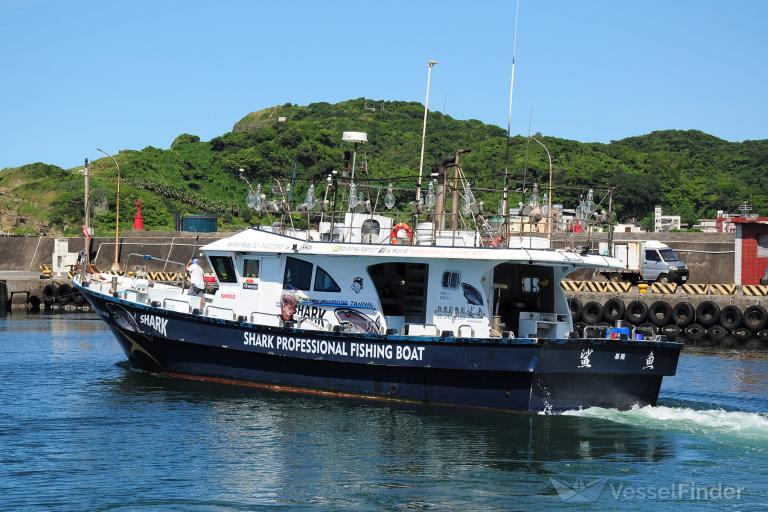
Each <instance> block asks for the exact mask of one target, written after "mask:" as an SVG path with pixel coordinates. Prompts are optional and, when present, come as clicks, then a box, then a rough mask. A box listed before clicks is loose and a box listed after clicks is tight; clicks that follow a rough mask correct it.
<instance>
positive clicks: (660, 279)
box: [656, 274, 669, 284]
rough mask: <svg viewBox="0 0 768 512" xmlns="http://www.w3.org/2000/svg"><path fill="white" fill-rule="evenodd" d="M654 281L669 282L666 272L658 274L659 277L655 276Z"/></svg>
mask: <svg viewBox="0 0 768 512" xmlns="http://www.w3.org/2000/svg"><path fill="white" fill-rule="evenodd" d="M656 282H657V283H664V284H667V283H668V282H669V276H668V275H667V274H659V277H657V278H656Z"/></svg>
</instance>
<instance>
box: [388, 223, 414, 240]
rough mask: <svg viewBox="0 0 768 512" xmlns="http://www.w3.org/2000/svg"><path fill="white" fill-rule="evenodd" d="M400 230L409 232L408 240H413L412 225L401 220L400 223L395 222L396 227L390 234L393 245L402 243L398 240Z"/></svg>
mask: <svg viewBox="0 0 768 512" xmlns="http://www.w3.org/2000/svg"><path fill="white" fill-rule="evenodd" d="M400 230H404V231H405V232H406V233H408V241H409V242H413V230H412V229H411V226H409V225H408V224H406V223H405V222H401V223H400V224H395V227H393V228H392V233H391V234H390V235H389V239H390V241H391V242H392V244H393V245H397V244H399V243H400V242H398V240H397V233H398V232H399V231H400Z"/></svg>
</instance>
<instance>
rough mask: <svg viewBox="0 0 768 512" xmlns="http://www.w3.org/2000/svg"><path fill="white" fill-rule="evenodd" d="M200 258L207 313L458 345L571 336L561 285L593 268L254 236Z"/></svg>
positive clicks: (503, 252) (486, 252)
mask: <svg viewBox="0 0 768 512" xmlns="http://www.w3.org/2000/svg"><path fill="white" fill-rule="evenodd" d="M342 236H344V234H343V233H342ZM307 238H308V239H309V240H307ZM202 252H203V254H204V256H205V257H206V258H207V259H208V262H209V264H210V267H211V268H212V269H213V271H214V272H215V274H216V278H217V280H218V283H219V288H218V290H217V292H216V293H215V294H214V295H213V296H209V297H208V298H207V300H206V305H205V311H204V312H203V313H204V314H206V315H208V316H214V317H217V318H222V319H228V320H232V319H240V320H244V321H248V322H252V323H255V324H262V325H270V326H292V327H296V328H300V329H307V330H327V331H343V332H355V333H370V334H385V333H389V334H401V335H410V336H414V335H421V336H452V337H459V338H461V337H469V338H484V337H493V336H496V337H499V336H516V337H522V338H562V337H565V336H566V335H567V333H568V332H569V331H571V329H572V326H571V318H570V310H569V308H568V304H567V301H566V297H565V294H564V293H563V291H562V289H561V288H560V285H559V283H560V281H561V279H562V278H563V277H564V276H565V275H567V274H568V273H571V272H572V271H573V270H574V269H576V268H581V267H584V266H589V265H590V263H589V262H587V261H585V260H584V259H583V258H581V257H580V258H579V259H578V261H575V260H574V259H573V256H574V255H573V254H570V256H568V255H564V254H563V253H561V252H559V251H551V250H542V249H492V248H472V247H442V246H419V245H393V244H387V245H384V244H381V243H378V244H376V243H343V242H342V243H334V242H330V241H329V242H323V241H315V240H312V236H311V235H305V239H304V240H302V239H299V238H293V237H289V236H285V235H280V234H277V233H271V232H267V231H264V230H258V229H251V230H247V231H244V232H242V233H239V234H237V235H234V236H232V237H229V238H226V239H222V240H219V241H216V242H213V243H211V244H209V245H207V246H205V247H203V248H202ZM584 258H589V257H588V256H585V257H584ZM597 263H599V262H594V263H592V264H593V265H594V266H597Z"/></svg>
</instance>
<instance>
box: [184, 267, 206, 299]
mask: <svg viewBox="0 0 768 512" xmlns="http://www.w3.org/2000/svg"><path fill="white" fill-rule="evenodd" d="M187 272H189V292H188V293H189V295H193V296H197V297H200V308H199V309H200V312H201V313H202V311H203V304H204V303H205V295H204V294H205V280H204V279H203V267H201V266H200V260H199V259H197V258H193V259H192V260H190V262H189V263H188V264H187Z"/></svg>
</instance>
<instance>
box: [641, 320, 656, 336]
mask: <svg viewBox="0 0 768 512" xmlns="http://www.w3.org/2000/svg"><path fill="white" fill-rule="evenodd" d="M638 327H640V328H641V329H650V330H651V331H653V334H658V333H659V328H658V327H656V326H655V325H653V324H652V323H651V322H643V323H642V324H640V325H638Z"/></svg>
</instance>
